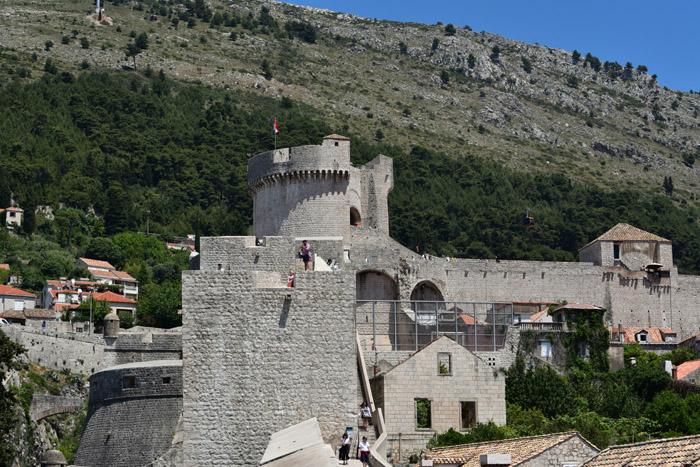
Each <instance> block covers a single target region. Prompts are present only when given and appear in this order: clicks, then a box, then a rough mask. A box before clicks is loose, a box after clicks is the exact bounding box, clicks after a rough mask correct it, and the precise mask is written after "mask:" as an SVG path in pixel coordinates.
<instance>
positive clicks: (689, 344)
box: [678, 332, 700, 356]
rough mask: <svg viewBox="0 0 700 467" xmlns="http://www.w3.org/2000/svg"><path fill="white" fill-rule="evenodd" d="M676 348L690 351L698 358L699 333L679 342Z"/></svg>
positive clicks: (699, 352)
mask: <svg viewBox="0 0 700 467" xmlns="http://www.w3.org/2000/svg"><path fill="white" fill-rule="evenodd" d="M678 347H681V348H686V349H691V350H693V351H695V355H698V356H700V332H699V333H697V334H693V335H692V336H690V337H688V338H686V339H683V340H682V341H680V342H679V343H678Z"/></svg>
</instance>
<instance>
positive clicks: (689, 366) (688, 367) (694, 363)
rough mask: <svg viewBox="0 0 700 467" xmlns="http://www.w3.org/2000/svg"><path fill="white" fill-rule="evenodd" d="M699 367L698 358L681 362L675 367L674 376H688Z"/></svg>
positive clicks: (679, 377)
mask: <svg viewBox="0 0 700 467" xmlns="http://www.w3.org/2000/svg"><path fill="white" fill-rule="evenodd" d="M698 368H700V360H691V361H689V362H684V363H681V364H680V365H678V366H677V367H676V378H675V379H683V378H685V377H686V376H688V374H689V373H692V372H693V371H695V370H697V369H698Z"/></svg>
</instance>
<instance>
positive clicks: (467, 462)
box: [425, 431, 597, 467]
mask: <svg viewBox="0 0 700 467" xmlns="http://www.w3.org/2000/svg"><path fill="white" fill-rule="evenodd" d="M573 437H580V438H581V440H582V441H583V442H585V443H586V444H588V445H590V446H591V447H592V448H594V449H596V448H595V446H593V445H592V444H591V443H589V442H588V441H586V439H585V438H583V437H582V436H581V435H579V434H578V433H577V432H575V431H572V432H567V433H553V434H549V435H542V436H529V437H526V438H513V439H504V440H501V441H489V442H487V443H474V444H461V445H458V446H449V447H445V448H437V449H433V450H432V451H430V452H429V453H427V454H426V456H425V458H426V459H432V460H433V461H434V464H435V465H443V464H460V465H462V467H480V462H479V456H480V455H481V454H510V459H511V464H510V465H511V466H517V465H521V464H522V463H523V462H525V461H527V460H529V459H531V458H533V457H535V456H537V455H539V454H541V453H542V452H544V451H546V450H548V449H550V448H552V447H554V446H556V445H558V444H561V443H563V442H565V441H568V440H569V439H571V438H573ZM596 451H597V449H596Z"/></svg>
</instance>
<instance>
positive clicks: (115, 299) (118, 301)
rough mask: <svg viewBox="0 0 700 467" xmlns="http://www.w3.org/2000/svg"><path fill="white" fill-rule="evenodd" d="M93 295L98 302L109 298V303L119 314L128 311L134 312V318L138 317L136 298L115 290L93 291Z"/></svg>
mask: <svg viewBox="0 0 700 467" xmlns="http://www.w3.org/2000/svg"><path fill="white" fill-rule="evenodd" d="M92 297H93V298H94V299H95V300H97V301H98V302H101V301H102V300H107V304H108V305H109V307H110V308H111V309H112V311H113V312H114V313H116V314H117V315H119V313H122V312H128V313H131V314H132V316H133V317H134V319H136V304H137V302H136V300H132V299H130V298H127V297H125V296H123V295H119V294H116V293H114V292H97V293H93V294H92Z"/></svg>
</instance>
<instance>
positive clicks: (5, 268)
mask: <svg viewBox="0 0 700 467" xmlns="http://www.w3.org/2000/svg"><path fill="white" fill-rule="evenodd" d="M0 269H4V270H5V271H9V270H10V265H9V264H7V263H2V264H0Z"/></svg>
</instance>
